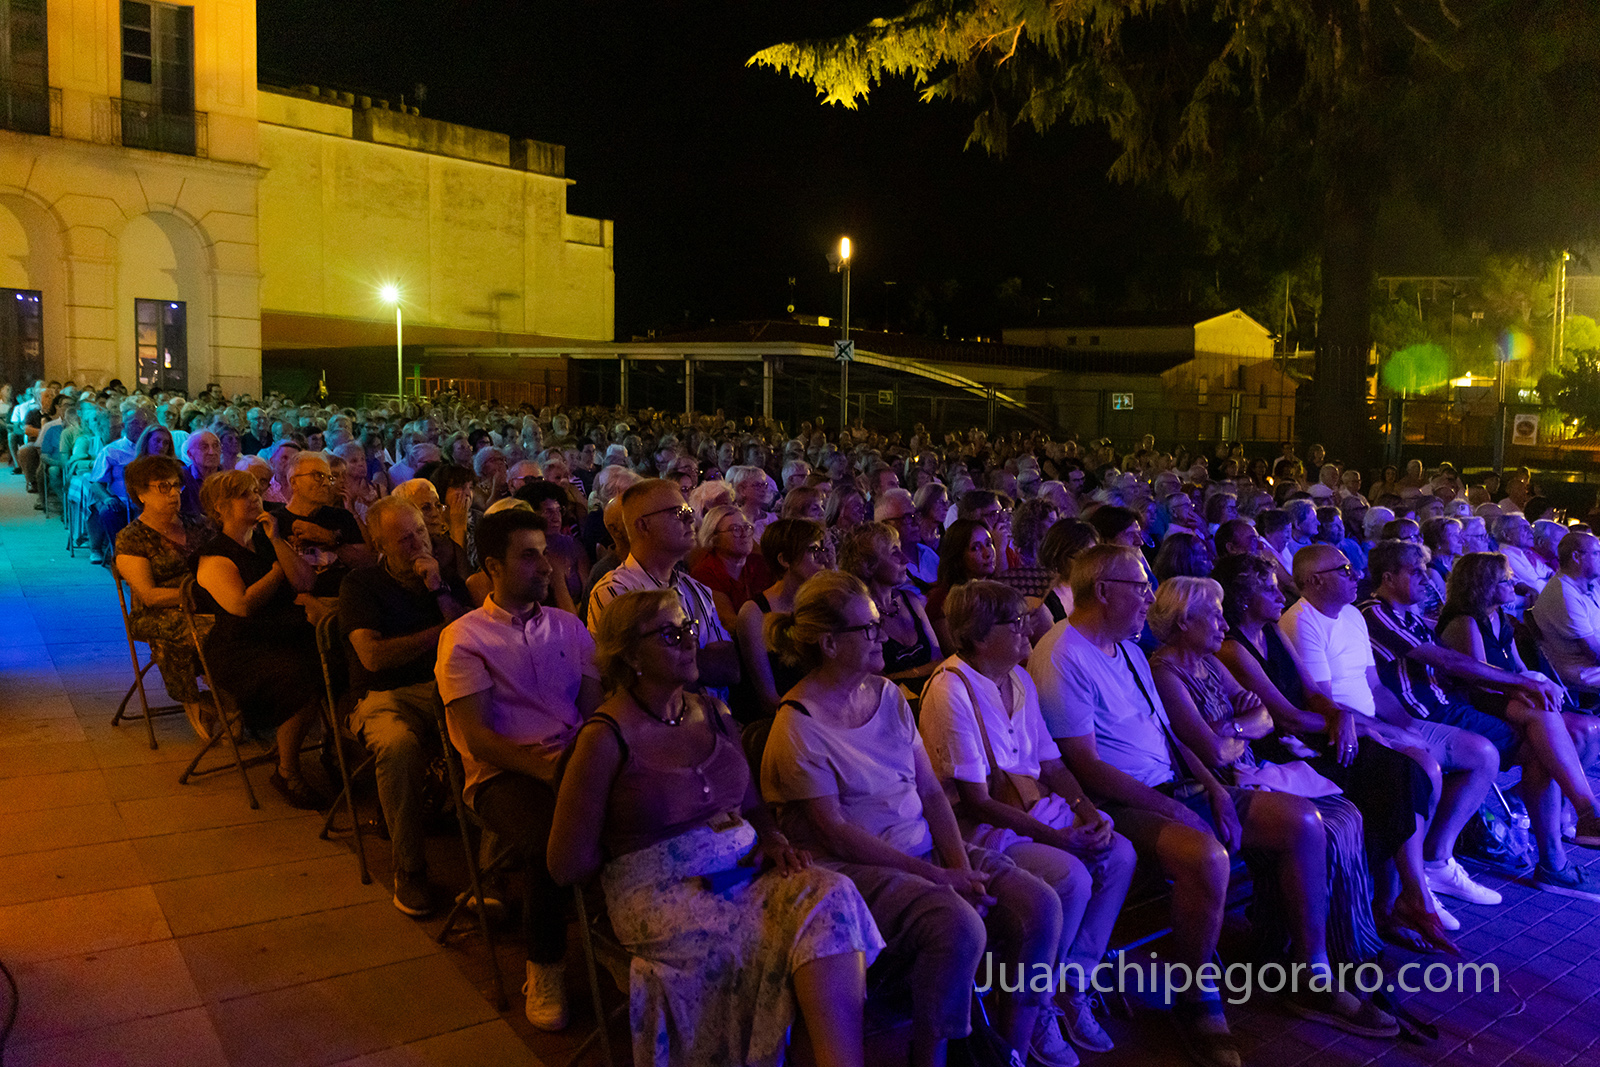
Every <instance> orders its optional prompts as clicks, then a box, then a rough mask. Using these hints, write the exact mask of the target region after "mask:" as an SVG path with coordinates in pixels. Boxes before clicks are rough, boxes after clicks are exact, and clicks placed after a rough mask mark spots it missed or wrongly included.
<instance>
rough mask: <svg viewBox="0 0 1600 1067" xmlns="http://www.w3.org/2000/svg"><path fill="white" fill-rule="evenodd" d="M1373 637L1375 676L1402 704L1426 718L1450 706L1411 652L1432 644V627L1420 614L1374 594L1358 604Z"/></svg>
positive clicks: (1417, 715)
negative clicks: (1376, 668) (1389, 602)
mask: <svg viewBox="0 0 1600 1067" xmlns="http://www.w3.org/2000/svg"><path fill="white" fill-rule="evenodd" d="M1361 615H1362V617H1363V618H1365V619H1366V620H1367V634H1368V636H1370V637H1371V638H1372V656H1373V658H1374V659H1375V660H1377V664H1378V678H1379V679H1380V680H1381V681H1382V682H1383V684H1384V685H1385V686H1387V687H1388V689H1389V691H1390V692H1391V693H1393V694H1394V695H1395V696H1396V697H1397V698H1398V699H1399V701H1400V704H1401V706H1402V707H1404V708H1405V709H1406V710H1407V711H1409V712H1410V713H1411V714H1412V715H1415V716H1416V717H1417V718H1419V719H1429V718H1432V717H1433V716H1435V715H1437V714H1439V713H1440V712H1442V711H1444V710H1445V709H1446V708H1448V707H1449V706H1450V698H1449V697H1447V696H1445V693H1444V690H1443V689H1441V688H1440V687H1439V681H1438V679H1437V678H1435V677H1434V673H1433V668H1432V667H1430V666H1428V665H1427V664H1426V663H1423V662H1422V661H1421V660H1418V659H1413V658H1412V657H1411V656H1410V652H1411V650H1412V649H1414V648H1420V647H1421V646H1423V645H1431V644H1433V643H1434V640H1433V628H1432V627H1431V626H1429V625H1428V623H1427V621H1426V620H1424V619H1423V617H1422V616H1421V615H1419V614H1413V613H1411V612H1409V611H1401V610H1399V609H1396V608H1394V607H1392V606H1390V605H1389V604H1386V603H1384V602H1383V601H1382V600H1379V599H1378V598H1377V597H1373V598H1372V599H1371V600H1367V601H1364V602H1363V603H1362V604H1361Z"/></svg>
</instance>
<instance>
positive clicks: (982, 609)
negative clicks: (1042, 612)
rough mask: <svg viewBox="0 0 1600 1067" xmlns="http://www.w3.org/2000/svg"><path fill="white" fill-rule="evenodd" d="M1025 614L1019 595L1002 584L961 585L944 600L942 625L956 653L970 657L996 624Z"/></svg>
mask: <svg viewBox="0 0 1600 1067" xmlns="http://www.w3.org/2000/svg"><path fill="white" fill-rule="evenodd" d="M1026 614H1027V602H1026V601H1025V600H1024V599H1023V597H1022V594H1021V593H1019V592H1017V591H1016V590H1015V589H1013V588H1011V586H1009V585H1006V584H1005V583H1004V582H992V581H986V580H983V579H978V580H975V581H971V582H963V583H961V584H960V585H958V586H956V587H955V588H954V589H952V590H950V595H949V596H948V597H946V598H945V602H944V617H945V624H946V625H948V626H949V627H950V639H951V640H952V641H954V642H955V645H956V651H957V652H961V653H963V654H968V655H970V654H971V652H972V650H973V649H974V648H975V647H976V646H977V644H978V642H979V641H982V640H983V639H984V638H985V637H988V636H989V631H990V630H993V629H994V628H995V626H996V625H998V624H999V623H1002V622H1005V621H1006V620H1008V619H1014V618H1016V617H1017V616H1019V615H1026Z"/></svg>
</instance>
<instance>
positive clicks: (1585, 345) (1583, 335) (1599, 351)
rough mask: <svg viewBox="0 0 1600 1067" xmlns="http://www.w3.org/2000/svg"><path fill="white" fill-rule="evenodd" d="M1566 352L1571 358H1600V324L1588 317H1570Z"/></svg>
mask: <svg viewBox="0 0 1600 1067" xmlns="http://www.w3.org/2000/svg"><path fill="white" fill-rule="evenodd" d="M1566 351H1567V355H1568V356H1569V357H1571V356H1579V355H1589V356H1600V323H1596V322H1595V321H1594V320H1593V319H1591V318H1590V317H1589V316H1587V315H1568V316H1567V327H1566Z"/></svg>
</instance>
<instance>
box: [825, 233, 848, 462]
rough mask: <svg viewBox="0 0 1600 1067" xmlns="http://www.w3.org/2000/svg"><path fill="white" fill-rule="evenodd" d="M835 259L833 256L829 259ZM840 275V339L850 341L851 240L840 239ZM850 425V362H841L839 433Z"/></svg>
mask: <svg viewBox="0 0 1600 1067" xmlns="http://www.w3.org/2000/svg"><path fill="white" fill-rule="evenodd" d="M828 258H830V259H832V258H834V257H832V256H830V257H828ZM837 263H838V269H839V274H840V275H841V276H842V277H843V279H844V296H843V303H844V307H843V308H842V309H841V310H842V312H843V313H842V314H841V315H840V316H839V319H840V322H839V326H840V333H839V339H840V340H843V341H848V340H850V238H848V237H841V238H839V253H838V259H837ZM849 425H850V361H849V360H841V361H840V363H839V432H840V433H841V434H842V433H844V431H845V430H846V429H847V428H848V427H849Z"/></svg>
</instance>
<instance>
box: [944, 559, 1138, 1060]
mask: <svg viewBox="0 0 1600 1067" xmlns="http://www.w3.org/2000/svg"><path fill="white" fill-rule="evenodd" d="M945 612H946V618H947V620H948V621H949V624H950V636H951V639H952V640H953V641H954V642H955V646H956V650H957V651H956V654H955V655H953V656H951V657H950V658H949V659H947V660H945V661H944V663H943V664H942V665H941V666H940V668H939V670H938V671H937V672H936V673H935V674H934V675H933V677H932V678H931V679H929V682H928V686H927V689H926V691H925V693H924V696H923V705H922V718H921V721H920V723H919V727H920V730H921V733H922V739H923V744H924V745H925V746H926V747H927V750H928V758H929V759H930V761H931V762H932V764H933V769H934V772H935V773H936V774H938V776H939V778H940V780H941V781H943V782H944V783H945V788H946V789H947V790H948V789H949V788H950V787H951V785H952V784H953V785H954V791H955V794H956V801H957V802H956V805H955V810H956V816H957V818H958V820H959V822H960V825H961V830H962V835H963V836H964V837H965V838H966V839H967V841H968V842H969V843H971V844H974V845H979V846H982V847H984V848H989V849H993V850H995V851H997V852H1003V853H1005V855H1006V856H1007V857H1009V858H1010V859H1011V860H1013V861H1014V862H1015V863H1016V864H1017V866H1019V867H1021V868H1022V869H1023V870H1025V871H1028V872H1030V873H1032V874H1035V875H1037V876H1038V877H1039V878H1040V879H1042V880H1043V881H1044V882H1045V884H1047V885H1049V886H1050V887H1051V888H1052V889H1054V890H1055V891H1056V894H1057V895H1058V896H1059V897H1060V898H1061V917H1062V925H1061V943H1060V949H1059V954H1058V956H1057V958H1056V960H1055V964H1056V967H1055V968H1053V969H1056V970H1057V973H1059V968H1060V966H1062V965H1065V967H1066V973H1067V975H1068V980H1069V982H1070V983H1072V985H1073V986H1076V988H1071V987H1069V988H1065V989H1062V990H1059V993H1060V999H1059V1005H1060V1006H1059V1007H1057V1006H1056V1005H1054V1004H1052V1005H1051V1006H1050V1008H1049V1009H1047V1010H1046V1011H1044V1012H1041V1013H1040V1016H1039V1021H1038V1023H1037V1024H1036V1026H1037V1030H1036V1032H1035V1036H1034V1042H1035V1047H1036V1048H1040V1047H1041V1046H1043V1048H1041V1051H1043V1050H1044V1049H1046V1048H1049V1047H1050V1046H1051V1045H1059V1044H1060V1042H1061V1037H1060V1030H1065V1032H1066V1035H1067V1036H1068V1037H1070V1038H1071V1039H1072V1042H1073V1043H1074V1044H1076V1045H1077V1046H1078V1047H1079V1048H1082V1049H1085V1050H1088V1051H1092V1052H1106V1051H1109V1050H1110V1049H1111V1047H1112V1044H1111V1039H1110V1038H1109V1037H1108V1036H1107V1035H1106V1032H1105V1031H1104V1030H1103V1029H1101V1027H1100V1024H1099V1023H1098V1022H1097V1021H1096V1020H1095V1017H1094V1012H1093V1011H1092V1010H1090V1007H1089V997H1088V994H1087V991H1086V990H1085V988H1084V985H1085V984H1086V983H1087V981H1088V980H1089V979H1091V978H1092V976H1093V973H1094V967H1095V965H1096V964H1098V963H1099V962H1100V960H1101V958H1102V957H1103V956H1104V955H1105V951H1106V945H1107V943H1108V941H1109V940H1110V937H1111V927H1112V925H1113V924H1114V923H1115V922H1116V919H1117V913H1118V912H1119V911H1121V910H1122V902H1123V899H1124V898H1125V897H1126V896H1127V894H1128V885H1129V883H1130V882H1132V880H1133V869H1134V863H1135V857H1134V852H1133V846H1132V845H1131V844H1129V842H1128V839H1127V838H1125V837H1123V836H1122V835H1121V834H1118V833H1116V832H1114V831H1113V829H1112V825H1111V820H1110V818H1109V817H1107V816H1106V815H1105V813H1103V812H1101V811H1099V810H1098V809H1096V808H1095V806H1094V804H1093V803H1091V802H1090V801H1089V799H1088V798H1087V797H1085V796H1084V793H1083V788H1082V787H1081V786H1080V785H1079V784H1078V781H1077V779H1076V778H1074V777H1073V775H1072V772H1071V771H1069V770H1068V769H1067V767H1066V764H1065V763H1063V762H1062V759H1061V751H1060V749H1059V748H1057V747H1056V743H1055V741H1054V740H1053V739H1052V738H1051V737H1050V731H1049V728H1048V727H1046V726H1045V723H1044V716H1043V715H1042V714H1041V713H1040V711H1039V694H1038V692H1037V691H1036V690H1035V689H1034V686H1033V679H1032V678H1030V677H1029V676H1028V672H1027V671H1026V670H1024V669H1023V668H1022V667H1020V666H1018V664H1019V662H1020V661H1022V660H1024V659H1026V658H1027V655H1028V652H1029V650H1030V645H1029V642H1028V629H1027V628H1028V612H1027V606H1026V603H1025V602H1024V600H1023V597H1022V595H1021V594H1020V593H1018V592H1017V591H1016V590H1014V589H1012V588H1011V587H1010V586H1007V585H1004V584H1002V583H1000V582H992V581H973V582H967V583H966V584H965V585H960V586H957V587H956V588H955V589H952V590H951V591H950V597H949V599H948V600H947V601H946V606H945ZM1063 1008H1064V1009H1065V1010H1064V1011H1063V1010H1062V1009H1063ZM1058 1015H1063V1016H1064V1018H1063V1020H1062V1023H1061V1024H1060V1027H1059V1029H1056V1027H1057V1023H1056V1021H1055V1017H1056V1016H1058ZM1039 1058H1040V1059H1041V1060H1044V1061H1045V1062H1050V1061H1051V1059H1052V1057H1049V1056H1040V1057H1039ZM1057 1058H1059V1052H1058V1053H1057Z"/></svg>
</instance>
